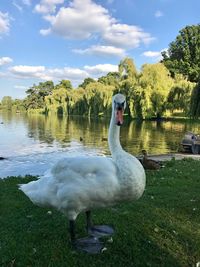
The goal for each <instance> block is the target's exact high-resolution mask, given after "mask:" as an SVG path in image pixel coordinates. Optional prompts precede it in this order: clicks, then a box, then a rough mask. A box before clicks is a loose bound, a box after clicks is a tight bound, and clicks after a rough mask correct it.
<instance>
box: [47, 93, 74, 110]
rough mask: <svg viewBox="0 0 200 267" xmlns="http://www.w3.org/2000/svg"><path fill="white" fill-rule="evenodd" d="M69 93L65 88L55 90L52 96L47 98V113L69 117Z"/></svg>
mask: <svg viewBox="0 0 200 267" xmlns="http://www.w3.org/2000/svg"><path fill="white" fill-rule="evenodd" d="M68 97H69V92H68V90H66V89H65V88H60V89H57V90H54V91H53V92H52V94H51V95H48V96H46V97H45V105H46V108H45V109H46V112H47V113H49V112H53V113H59V114H63V113H65V114H67V115H68Z"/></svg>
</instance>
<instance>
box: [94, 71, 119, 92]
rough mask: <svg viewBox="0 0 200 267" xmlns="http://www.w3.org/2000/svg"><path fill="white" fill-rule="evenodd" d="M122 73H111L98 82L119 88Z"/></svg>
mask: <svg viewBox="0 0 200 267" xmlns="http://www.w3.org/2000/svg"><path fill="white" fill-rule="evenodd" d="M119 81H120V73H119V72H109V73H108V74H107V75H105V76H102V77H100V78H99V79H98V82H100V83H103V84H105V85H113V86H115V88H119Z"/></svg>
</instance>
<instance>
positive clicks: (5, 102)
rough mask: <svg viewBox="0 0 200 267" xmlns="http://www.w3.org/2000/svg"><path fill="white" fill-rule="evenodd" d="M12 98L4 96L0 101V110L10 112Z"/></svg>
mask: <svg viewBox="0 0 200 267" xmlns="http://www.w3.org/2000/svg"><path fill="white" fill-rule="evenodd" d="M12 102H13V100H12V97H11V96H4V97H3V98H2V100H1V108H2V109H5V110H8V111H11V110H12Z"/></svg>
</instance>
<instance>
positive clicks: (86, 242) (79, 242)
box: [72, 237, 104, 254]
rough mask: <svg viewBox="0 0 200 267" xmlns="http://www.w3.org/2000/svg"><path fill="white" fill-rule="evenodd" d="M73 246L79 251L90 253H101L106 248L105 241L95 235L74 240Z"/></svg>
mask: <svg viewBox="0 0 200 267" xmlns="http://www.w3.org/2000/svg"><path fill="white" fill-rule="evenodd" d="M72 244H73V247H74V248H75V249H76V250H78V251H83V252H86V253H89V254H99V253H101V252H102V250H103V248H104V243H103V242H101V241H100V240H99V239H98V238H95V237H84V238H80V239H76V240H74V241H73V242H72Z"/></svg>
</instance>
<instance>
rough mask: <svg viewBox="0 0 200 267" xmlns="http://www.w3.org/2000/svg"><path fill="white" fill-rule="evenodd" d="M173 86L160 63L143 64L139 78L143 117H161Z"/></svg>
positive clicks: (167, 72) (166, 71)
mask: <svg viewBox="0 0 200 267" xmlns="http://www.w3.org/2000/svg"><path fill="white" fill-rule="evenodd" d="M172 86H173V80H172V78H171V77H170V74H169V71H168V70H167V68H166V67H165V66H164V65H163V64H162V63H156V64H145V65H143V66H142V71H141V74H140V78H139V88H140V90H139V93H140V95H141V104H142V106H141V110H142V112H141V113H142V116H143V117H152V116H156V117H157V118H159V117H161V116H162V115H163V113H164V111H165V109H166V102H167V97H168V94H169V92H170V89H171V87H172Z"/></svg>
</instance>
